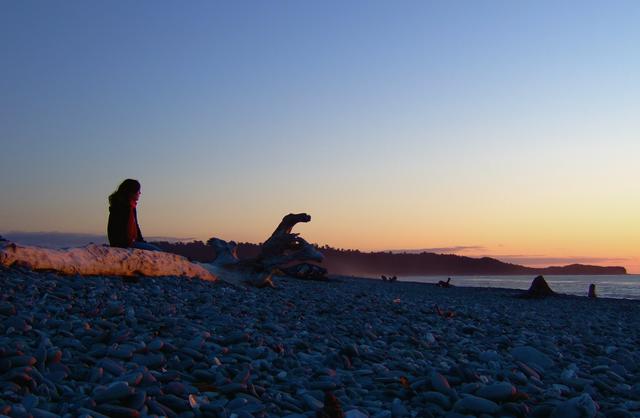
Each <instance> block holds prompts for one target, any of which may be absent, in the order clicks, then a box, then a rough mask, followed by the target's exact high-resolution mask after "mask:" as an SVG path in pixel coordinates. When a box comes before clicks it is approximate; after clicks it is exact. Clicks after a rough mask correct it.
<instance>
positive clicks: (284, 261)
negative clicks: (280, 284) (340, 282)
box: [203, 213, 327, 287]
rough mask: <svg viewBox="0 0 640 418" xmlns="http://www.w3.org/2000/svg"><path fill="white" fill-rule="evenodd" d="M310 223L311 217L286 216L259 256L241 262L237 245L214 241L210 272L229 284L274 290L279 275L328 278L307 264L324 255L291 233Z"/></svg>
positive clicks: (217, 239) (297, 214)
mask: <svg viewBox="0 0 640 418" xmlns="http://www.w3.org/2000/svg"><path fill="white" fill-rule="evenodd" d="M309 221H311V216H309V215H308V214H306V213H290V214H288V215H286V216H285V217H284V218H282V221H281V222H280V224H279V225H278V227H277V228H276V229H275V231H273V233H272V234H271V236H270V237H269V238H268V239H267V240H266V241H265V242H264V243H263V244H262V246H261V248H260V253H259V254H258V256H257V257H255V258H251V259H246V260H240V259H239V258H238V254H237V247H238V246H237V244H236V243H235V242H234V241H228V242H227V241H225V240H222V239H220V238H215V237H214V238H211V239H209V241H207V245H210V246H212V247H213V248H214V250H215V252H216V258H215V259H214V260H213V261H212V262H211V263H207V264H209V266H208V267H207V268H208V269H209V270H210V271H212V272H215V274H217V275H219V276H220V277H221V278H222V279H224V280H226V281H228V282H232V283H236V284H239V283H241V282H245V283H248V284H250V285H252V286H256V287H273V281H272V276H273V274H274V273H277V272H283V273H285V274H287V275H291V276H293V277H297V278H307V279H312V280H319V279H322V278H326V273H327V270H326V269H324V268H322V267H320V266H316V265H314V264H310V263H308V262H309V261H312V262H321V261H322V260H323V258H324V256H323V255H322V253H321V252H320V251H318V250H317V249H316V248H315V247H314V246H313V245H311V244H309V243H308V242H307V241H305V240H304V239H303V238H302V237H300V236H299V234H297V233H292V232H291V230H292V229H293V227H294V226H295V225H296V224H298V223H300V222H309ZM295 263H299V264H295ZM294 264H295V265H294ZM203 265H204V264H203Z"/></svg>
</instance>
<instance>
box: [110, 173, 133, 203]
mask: <svg viewBox="0 0 640 418" xmlns="http://www.w3.org/2000/svg"><path fill="white" fill-rule="evenodd" d="M139 191H140V182H139V181H138V180H134V179H126V180H125V181H123V182H122V183H120V186H118V189H117V190H116V191H115V192H113V193H111V195H110V196H109V205H114V204H118V203H120V202H128V201H129V200H131V198H132V197H133V195H135V194H136V193H138V192H139Z"/></svg>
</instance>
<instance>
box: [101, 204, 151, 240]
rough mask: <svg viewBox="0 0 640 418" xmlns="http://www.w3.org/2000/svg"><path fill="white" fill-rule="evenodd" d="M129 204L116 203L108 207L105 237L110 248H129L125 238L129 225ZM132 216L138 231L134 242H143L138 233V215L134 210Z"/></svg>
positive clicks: (140, 234) (140, 233)
mask: <svg viewBox="0 0 640 418" xmlns="http://www.w3.org/2000/svg"><path fill="white" fill-rule="evenodd" d="M129 210H130V206H129V202H127V201H116V202H113V203H112V204H111V206H109V222H108V224H107V236H108V237H109V244H110V245H111V246H112V247H121V248H127V247H129V240H128V238H127V226H128V225H129ZM133 214H134V216H135V219H136V228H137V229H138V238H137V239H136V241H138V242H145V241H144V238H143V237H142V232H140V225H138V213H137V211H136V209H135V208H134V209H133Z"/></svg>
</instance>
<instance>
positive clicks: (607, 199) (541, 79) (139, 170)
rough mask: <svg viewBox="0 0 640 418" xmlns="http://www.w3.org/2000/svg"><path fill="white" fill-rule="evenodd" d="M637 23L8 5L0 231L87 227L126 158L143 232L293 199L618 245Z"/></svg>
mask: <svg viewBox="0 0 640 418" xmlns="http://www.w3.org/2000/svg"><path fill="white" fill-rule="evenodd" d="M639 21H640V3H638V2H634V1H628V2H624V1H614V2H607V3H606V4H605V3H602V2H589V1H586V2H585V1H579V2H578V1H575V2H573V1H566V2H551V1H549V2H544V1H536V2H533V1H532V2H510V1H487V2H477V1H453V2H449V1H442V2H426V1H419V2H371V1H366V2H364V1H362V2H359V1H354V2H294V1H292V2H204V1H203V2H188V3H184V2H162V1H160V2H158V1H153V2H151V1H148V2H145V1H140V2H124V1H122V2H117V1H114V2H87V1H64V2H57V1H38V2H34V1H20V2H3V3H2V4H1V5H0V53H1V54H2V57H3V65H2V66H0V92H1V94H0V140H1V141H2V148H3V152H2V156H0V170H1V172H0V174H1V176H0V178H1V180H0V187H1V188H2V191H3V199H2V200H3V202H2V207H1V208H0V210H1V213H0V231H9V230H19V231H62V232H75V233H100V232H102V231H104V228H105V223H106V213H107V212H106V211H107V208H106V196H107V195H108V194H109V193H110V192H111V191H112V190H113V189H114V188H115V187H116V186H117V184H118V183H119V182H120V181H121V180H123V179H124V178H127V177H133V178H137V179H139V180H141V182H142V183H143V198H142V200H141V211H140V212H141V213H140V215H141V223H142V227H143V231H145V234H147V235H156V236H184V237H194V236H195V237H203V238H206V237H208V236H211V235H218V236H222V237H224V238H228V239H239V240H253V241H256V240H261V239H264V237H265V236H266V235H267V234H268V233H269V232H270V230H271V229H272V228H273V226H274V225H275V224H276V223H277V221H278V219H279V218H280V217H281V216H282V215H284V214H285V213H288V212H290V211H307V212H309V213H311V214H312V216H314V221H313V222H312V223H311V224H309V225H308V226H304V229H303V232H304V233H305V235H306V236H308V238H310V240H312V241H318V242H321V243H328V244H332V245H336V246H342V247H352V248H361V249H380V248H428V247H453V246H477V247H483V248H489V250H488V251H490V252H491V251H493V252H494V253H499V254H505V249H506V250H507V253H513V254H526V253H531V254H542V255H544V256H549V257H566V256H569V255H570V256H582V257H599V258H600V257H611V258H617V257H621V256H624V257H633V256H634V253H637V250H636V249H637V248H639V247H640V245H639V244H640V242H639V241H638V239H637V238H634V237H635V236H637V235H638V232H640V225H638V219H637V215H634V213H638V212H637V209H639V208H640V198H639V197H638V196H639V194H638V192H639V191H640V190H639V187H638V185H637V179H638V178H639V177H638V175H639V174H640V172H639V170H638V168H636V166H637V164H636V161H635V160H636V159H637V155H640V138H639V136H640V135H639V134H640V126H639V122H638V121H637V119H638V118H637V115H638V114H640V101H639V100H638V99H639V98H640V79H639V78H638V76H637V74H640V54H638V45H640V30H639V29H638V26H639V25H638V22H639ZM612 218H613V220H612ZM545 229H548V231H547V232H545V233H543V232H541V231H544V230H545ZM584 230H588V231H590V232H589V233H586V232H584ZM578 231H579V232H578ZM545 234H546V235H545ZM545 237H546V239H545ZM550 242H551V243H552V244H550Z"/></svg>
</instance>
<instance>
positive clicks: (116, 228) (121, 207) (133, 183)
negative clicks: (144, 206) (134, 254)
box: [107, 179, 161, 251]
mask: <svg viewBox="0 0 640 418" xmlns="http://www.w3.org/2000/svg"><path fill="white" fill-rule="evenodd" d="M139 198H140V183H139V182H138V181H137V180H133V179H126V180H125V181H123V182H122V183H120V186H118V189H117V190H116V191H115V192H113V193H112V194H111V196H109V222H108V225H107V235H108V237H109V244H110V245H111V246H112V247H121V248H137V249H140V250H150V251H161V249H160V248H159V247H156V246H155V245H153V244H149V243H148V242H146V241H145V240H144V238H143V237H142V232H141V231H140V226H139V225H138V213H137V211H136V206H137V205H138V199H139Z"/></svg>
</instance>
